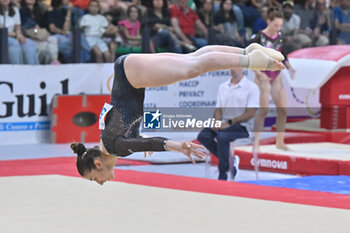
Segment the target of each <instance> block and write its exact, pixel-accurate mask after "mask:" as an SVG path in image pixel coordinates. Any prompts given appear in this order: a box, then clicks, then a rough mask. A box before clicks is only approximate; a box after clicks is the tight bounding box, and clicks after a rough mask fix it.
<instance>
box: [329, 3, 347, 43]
mask: <svg viewBox="0 0 350 233" xmlns="http://www.w3.org/2000/svg"><path fill="white" fill-rule="evenodd" d="M333 10H334V17H335V18H334V24H335V28H336V29H337V30H338V36H337V38H338V44H350V0H340V6H338V7H336V8H334V9H333Z"/></svg>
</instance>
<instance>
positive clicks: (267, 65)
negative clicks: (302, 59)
mask: <svg viewBox="0 0 350 233" xmlns="http://www.w3.org/2000/svg"><path fill="white" fill-rule="evenodd" d="M248 58H249V66H248V68H249V69H252V70H283V69H284V68H285V66H284V65H283V64H282V63H281V62H279V61H277V60H276V59H273V58H271V57H269V56H268V55H266V54H265V53H263V52H262V51H260V50H254V51H253V52H251V53H249V54H248Z"/></svg>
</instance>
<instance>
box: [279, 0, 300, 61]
mask: <svg viewBox="0 0 350 233" xmlns="http://www.w3.org/2000/svg"><path fill="white" fill-rule="evenodd" d="M282 10H283V26H282V29H281V32H282V34H283V37H284V39H285V46H286V50H287V51H288V52H287V54H288V53H289V52H292V51H294V50H297V49H300V48H301V42H300V40H299V39H298V31H299V28H300V17H299V16H298V15H296V14H295V13H294V3H293V2H292V1H290V0H287V1H284V2H283V8H282Z"/></svg>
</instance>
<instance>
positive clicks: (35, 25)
mask: <svg viewBox="0 0 350 233" xmlns="http://www.w3.org/2000/svg"><path fill="white" fill-rule="evenodd" d="M21 5H22V7H21V10H20V13H21V21H22V29H23V31H24V34H25V35H26V36H27V37H29V38H31V39H32V40H33V41H34V42H35V43H36V46H37V51H38V55H39V61H40V63H41V64H50V63H52V64H59V61H58V44H57V38H55V37H54V36H51V34H50V33H49V32H48V31H47V29H46V27H47V17H46V16H47V14H46V13H47V12H46V10H47V7H46V6H45V5H44V4H41V3H39V1H38V0H22V3H21Z"/></svg>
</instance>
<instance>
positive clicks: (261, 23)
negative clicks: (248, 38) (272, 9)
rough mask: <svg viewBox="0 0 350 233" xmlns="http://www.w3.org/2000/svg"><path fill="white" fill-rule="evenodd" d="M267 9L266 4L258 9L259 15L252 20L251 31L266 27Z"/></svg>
mask: <svg viewBox="0 0 350 233" xmlns="http://www.w3.org/2000/svg"><path fill="white" fill-rule="evenodd" d="M268 11H269V7H268V6H263V7H261V8H260V9H259V12H260V17H259V18H258V19H257V20H256V21H255V22H254V26H253V33H254V34H255V33H257V32H259V31H261V30H263V29H265V28H266V27H267V23H266V21H267V14H268Z"/></svg>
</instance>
